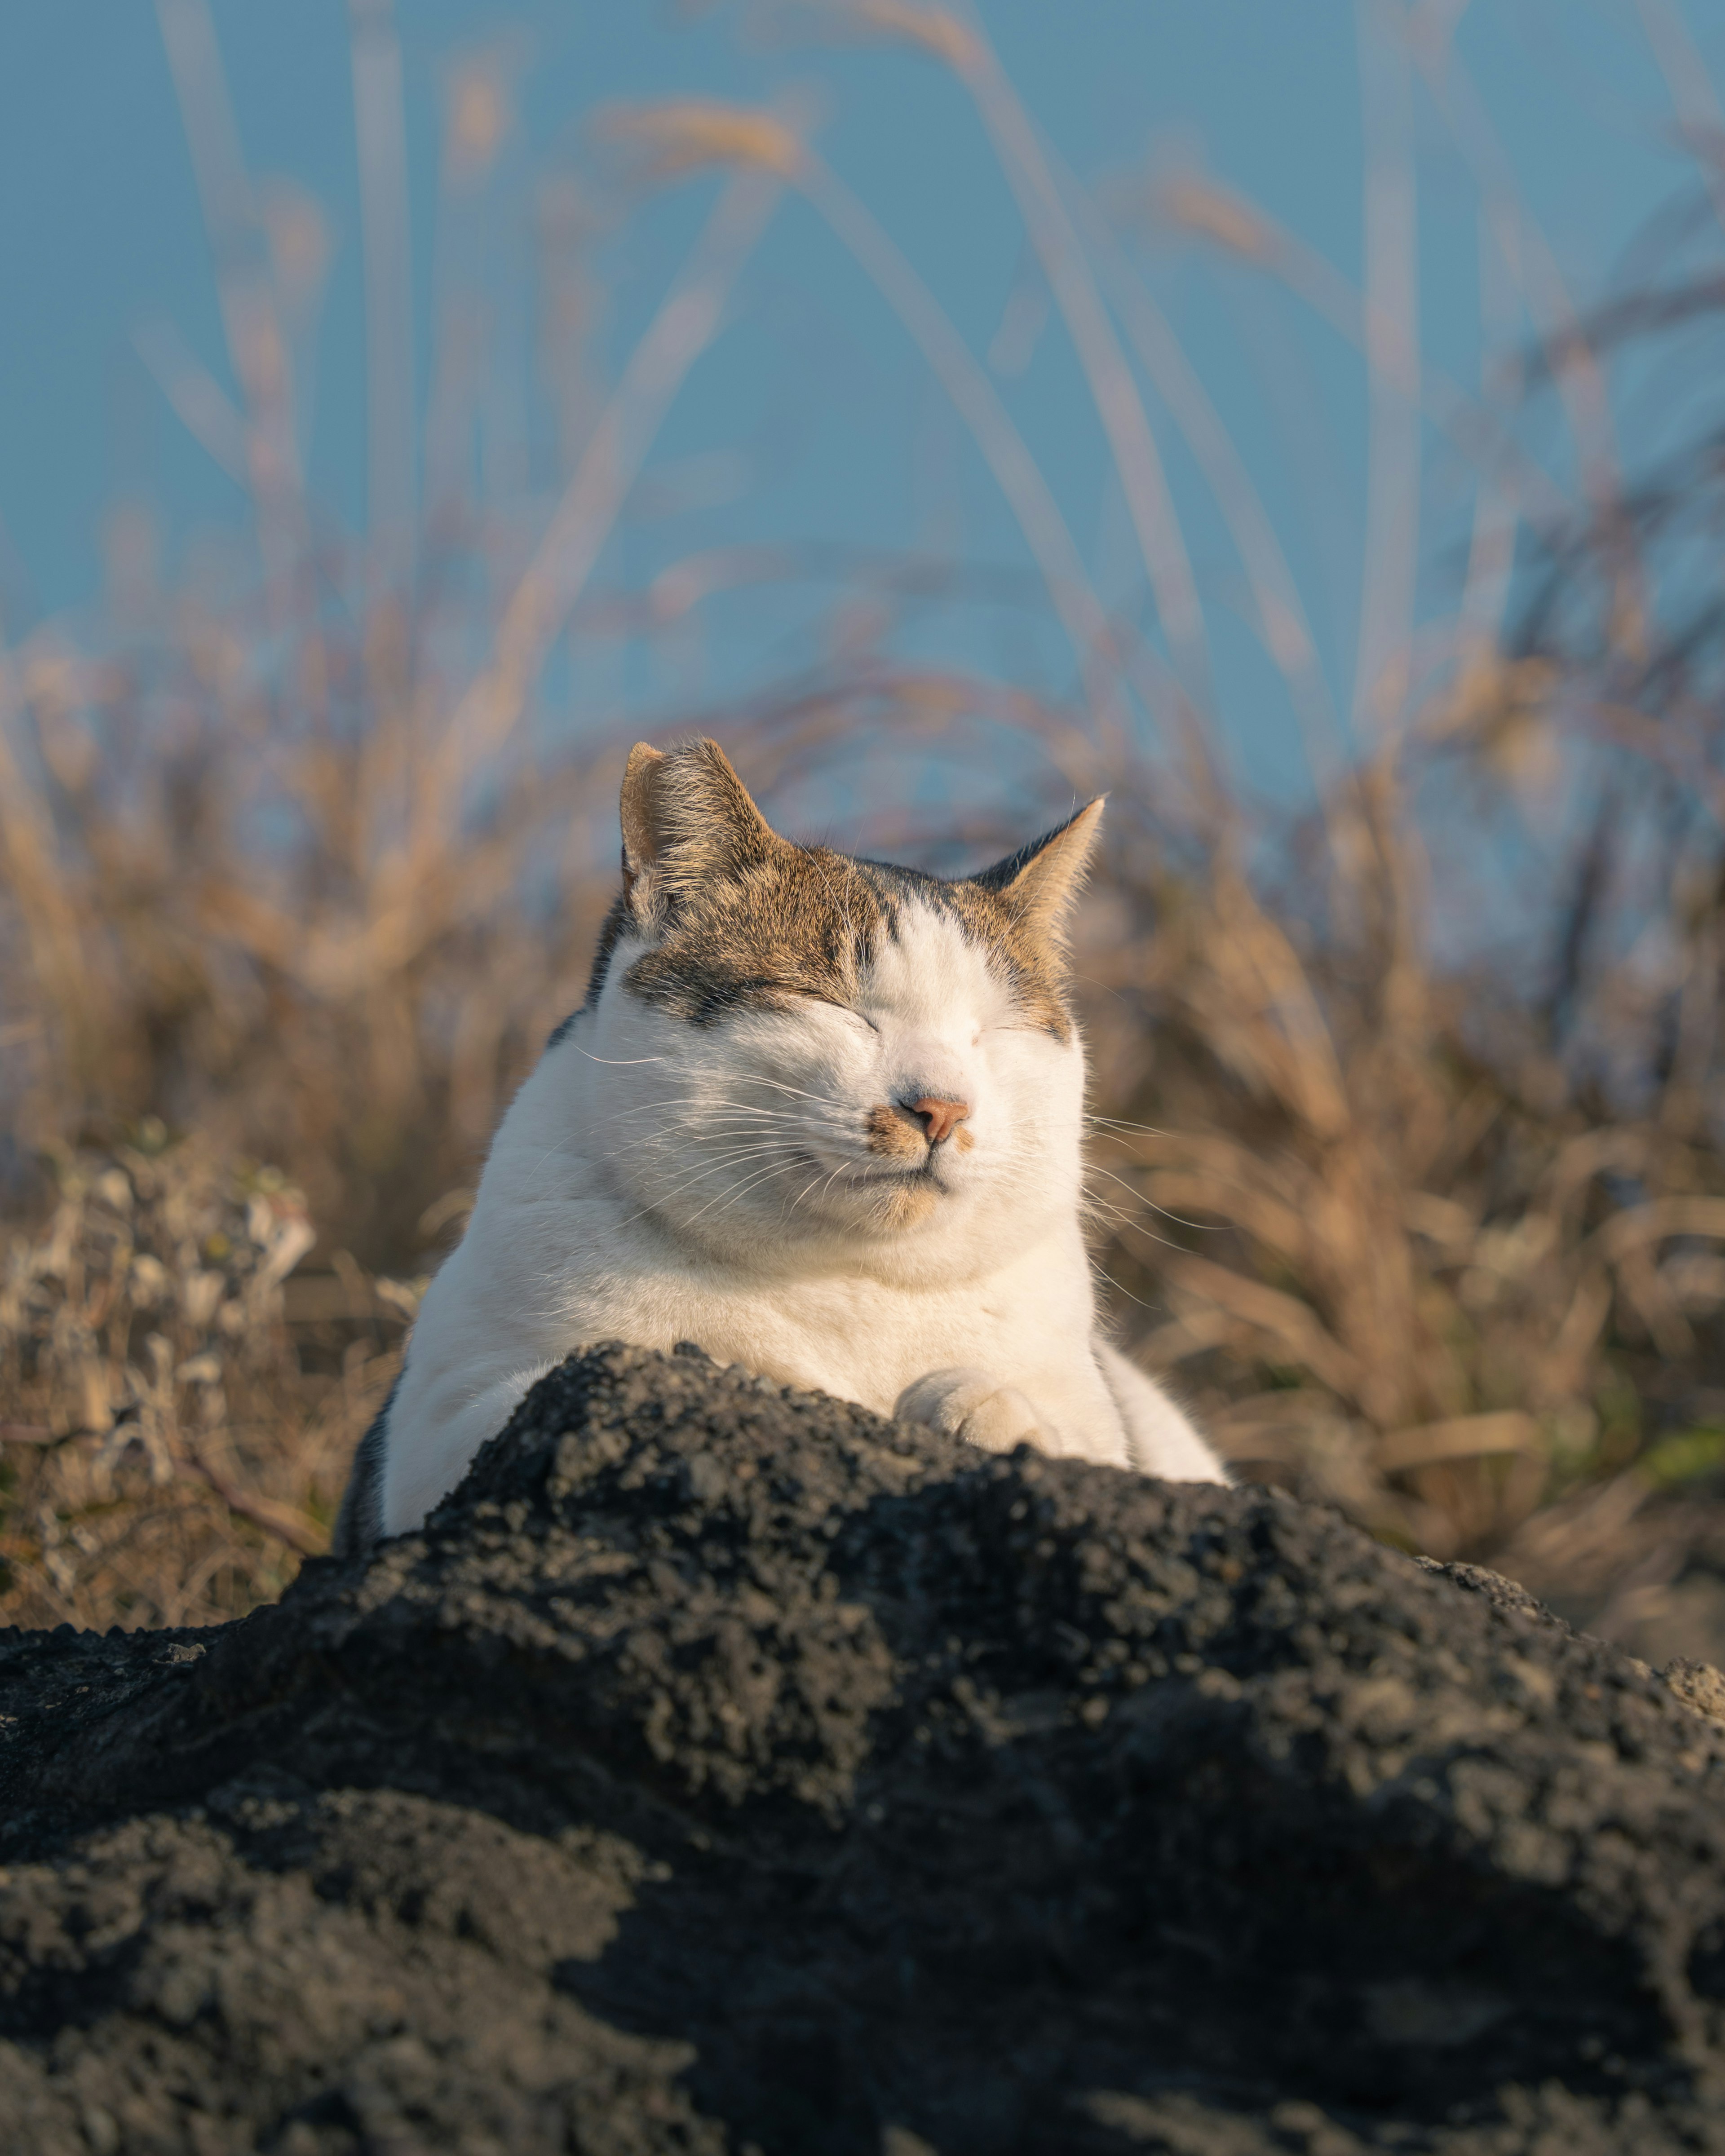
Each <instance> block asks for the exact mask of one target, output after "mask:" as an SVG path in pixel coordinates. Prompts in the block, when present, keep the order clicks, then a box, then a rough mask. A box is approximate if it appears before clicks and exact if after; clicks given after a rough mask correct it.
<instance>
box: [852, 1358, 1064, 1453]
mask: <svg viewBox="0 0 1725 2156" xmlns="http://www.w3.org/2000/svg"><path fill="white" fill-rule="evenodd" d="M892 1414H893V1419H894V1420H895V1421H896V1422H916V1423H921V1424H922V1425H923V1426H924V1428H925V1429H928V1430H943V1431H945V1433H946V1435H947V1436H948V1437H957V1438H962V1439H963V1440H964V1442H965V1444H967V1445H978V1446H980V1448H981V1449H982V1450H983V1451H984V1452H1010V1451H1011V1450H1012V1449H1013V1447H1014V1445H1036V1446H1038V1447H1040V1450H1043V1451H1045V1452H1057V1451H1058V1450H1060V1438H1059V1435H1058V1434H1057V1433H1056V1432H1055V1430H1053V1429H1052V1428H1051V1427H1050V1424H1048V1423H1047V1422H1046V1421H1045V1419H1044V1418H1043V1417H1042V1416H1041V1415H1040V1414H1039V1413H1038V1412H1037V1409H1036V1407H1035V1405H1034V1403H1033V1402H1032V1401H1031V1400H1030V1399H1029V1397H1028V1395H1026V1394H1024V1393H1021V1392H1020V1391H1019V1389H1018V1387H1017V1386H1016V1385H1003V1384H1002V1383H1001V1382H1000V1380H999V1378H996V1377H994V1376H993V1375H991V1373H989V1372H988V1371H987V1370H968V1369H952V1370H931V1371H930V1372H929V1373H928V1374H927V1377H926V1378H917V1380H916V1383H914V1384H911V1385H906V1387H905V1389H904V1390H903V1392H901V1394H899V1396H898V1401H897V1404H896V1406H895V1407H894V1409H893V1410H892Z"/></svg>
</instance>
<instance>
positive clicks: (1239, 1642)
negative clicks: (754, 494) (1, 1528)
mask: <svg viewBox="0 0 1725 2156" xmlns="http://www.w3.org/2000/svg"><path fill="white" fill-rule="evenodd" d="M1490 1579H1491V1575H1489V1574H1481V1575H1479V1577H1478V1578H1477V1579H1471V1580H1468V1579H1462V1578H1456V1577H1451V1576H1450V1575H1449V1573H1448V1572H1446V1571H1445V1569H1442V1568H1439V1569H1430V1568H1422V1567H1421V1566H1420V1565H1419V1564H1418V1563H1414V1562H1413V1561H1411V1560H1409V1559H1408V1558H1404V1557H1402V1556H1400V1555H1399V1554H1397V1553H1394V1552H1393V1551H1389V1550H1387V1549H1384V1548H1381V1547H1379V1546H1378V1545H1377V1544H1375V1543H1373V1542H1371V1541H1369V1540H1368V1538H1367V1537H1364V1536H1363V1535H1361V1534H1360V1533H1358V1532H1356V1531H1355V1530H1354V1529H1353V1528H1351V1527H1348V1525H1347V1524H1346V1523H1345V1522H1343V1521H1342V1520H1341V1519H1340V1518H1339V1517H1335V1516H1332V1515H1331V1514H1328V1513H1325V1512H1317V1511H1313V1510H1311V1509H1309V1508H1307V1507H1301V1506H1299V1505H1296V1504H1295V1503H1294V1502H1292V1501H1291V1500H1289V1499H1287V1498H1286V1497H1284V1496H1280V1495H1278V1494H1277V1493H1275V1492H1273V1491H1263V1490H1219V1489H1209V1488H1201V1487H1173V1486H1167V1485H1162V1484H1157V1483H1152V1482H1145V1481H1137V1480H1135V1479H1134V1478H1132V1477H1131V1476H1126V1475H1122V1474H1118V1473H1116V1472H1115V1471H1111V1470H1110V1469H1107V1468H1101V1467H1093V1466H1083V1465H1081V1464H1079V1463H1076V1462H1061V1461H1053V1460H1046V1459H1045V1458H1042V1457H1041V1456H1040V1455H1036V1454H1034V1453H1031V1452H1029V1451H1028V1450H1020V1451H1019V1452H1017V1453H1015V1454H1014V1455H1012V1456H1011V1457H1009V1458H1004V1459H1002V1458H993V1457H990V1456H988V1455H983V1454H980V1453H977V1452H973V1451H968V1450H964V1449H963V1448H962V1447H959V1446H957V1445H952V1444H951V1443H948V1442H947V1441H945V1440H942V1439H939V1438H937V1437H935V1436H933V1435H930V1434H928V1433H926V1432H921V1431H912V1430H907V1429H901V1428H897V1427H895V1426H893V1425H891V1424H886V1423H883V1422H880V1421H879V1420H878V1419H875V1417H873V1416H870V1415H869V1414H865V1413H863V1412H862V1411H861V1410H860V1409H853V1408H850V1407H847V1406H845V1405H844V1404H841V1403H839V1402H837V1401H834V1400H830V1399H823V1398H820V1397H818V1396H813V1395H805V1394H787V1393H785V1392H783V1391H781V1390H780V1389H778V1388H777V1387H776V1386H772V1385H769V1384H766V1383H762V1382H761V1381H758V1380H755V1379H752V1378H747V1376H745V1375H744V1374H743V1373H741V1372H737V1371H734V1370H719V1369H716V1368H714V1367H713V1366H712V1365H711V1364H708V1363H704V1362H701V1361H700V1360H698V1359H696V1358H692V1357H680V1358H674V1359H669V1360H667V1359H661V1358H659V1357H656V1356H653V1355H650V1354H647V1353H642V1352H640V1351H638V1350H634V1349H629V1348H623V1347H608V1348H604V1349H601V1350H599V1351H597V1352H595V1353H591V1354H588V1355H586V1356H584V1357H582V1358H572V1360H571V1361H570V1362H569V1363H566V1364H565V1365H564V1366H563V1367H562V1368H561V1369H559V1370H557V1371H555V1372H553V1373H552V1375H551V1376H550V1377H548V1378H546V1379H545V1380H544V1381H543V1382H542V1383H541V1384H540V1385H538V1386H537V1387H536V1389H534V1391H533V1393H532V1394H531V1395H530V1396H529V1398H528V1399H526V1401H525V1402H524V1403H523V1404H522V1406H521V1409H520V1410H519V1412H518V1413H517V1414H516V1417H515V1419H514V1420H513V1421H512V1422H511V1424H510V1426H509V1428H508V1429H507V1430H506V1431H505V1432H504V1433H503V1434H502V1435H501V1436H500V1437H499V1438H498V1439H496V1440H494V1441H493V1443H492V1444H491V1445H490V1446H488V1447H487V1448H486V1450H485V1453H484V1454H483V1455H482V1456H481V1457H480V1460H478V1461H477V1462H476V1463H475V1467H474V1470H473V1471H472V1473H471V1474H470V1476H469V1477H468V1479H467V1481H465V1484H464V1485H463V1486H462V1487H461V1489H460V1490H459V1491H457V1492H456V1493H455V1495H454V1496H453V1497H451V1498H450V1499H449V1501H447V1502H446V1503H445V1504H444V1505H443V1506H442V1507H440V1508H439V1511H438V1512H437V1513H436V1514H435V1515H434V1517H433V1519H432V1520H431V1521H430V1522H429V1523H428V1525H427V1527H425V1528H424V1531H423V1532H419V1533H418V1534H414V1535H411V1536H406V1537H401V1538H400V1539H398V1540H397V1541H395V1542H392V1543H386V1544H384V1545H383V1546H382V1548H380V1549H379V1550H378V1551H377V1552H376V1553H375V1554H374V1555H373V1557H372V1558H371V1560H370V1561H369V1562H368V1563H352V1564H349V1565H347V1566H345V1567H344V1566H341V1565H337V1564H336V1563H332V1562H322V1563H311V1564H309V1565H307V1567H306V1568H305V1571H304V1572H303V1573H301V1575H300V1578H299V1580H298V1581H297V1582H296V1583H295V1586H294V1587H293V1589H291V1590H290V1593H289V1594H288V1595H287V1596H286V1597H285V1599H284V1600H283V1601H282V1603H281V1604H280V1605H279V1606H278V1607H276V1608H274V1609H264V1610H260V1611H259V1612H257V1613H255V1614H254V1615H253V1616H251V1617H249V1618H248V1619H246V1620H244V1622H243V1623H239V1624H236V1625H229V1626H226V1627H223V1628H219V1629H217V1630H207V1631H203V1632H198V1633H195V1634H180V1635H171V1634H165V1633H160V1632H157V1633H133V1634H129V1635H120V1634H110V1635H107V1636H105V1637H96V1636H95V1635H80V1634H76V1633H74V1632H71V1631H70V1630H68V1629H66V1628H62V1629H61V1630H59V1631H58V1632H54V1633H47V1634H42V1633H37V1634H21V1633H16V1632H14V1633H10V1634H0V1717H5V1719H4V1720H3V1722H0V1866H4V1867H5V1869H4V1871H3V1873H0V2115H3V2116H4V2117H6V2118H7V2120H8V2133H9V2135H10V2137H11V2138H9V2139H8V2143H7V2145H8V2148H11V2147H17V2148H19V2149H21V2150H23V2149H28V2150H29V2151H32V2152H34V2151H38V2150H40V2151H43V2152H53V2156H59V2152H62V2151H64V2152H66V2156H71V2153H72V2152H74V2151H75V2152H79V2156H88V2152H90V2151H92V2150H95V2151H101V2152H106V2156H129V2152H138V2153H139V2156H142V2152H145V2151H149V2152H151V2156H155V2152H158V2151H167V2150H176V2151H177V2150H186V2151H188V2152H194V2151H195V2152H196V2156H214V2152H218V2151H228V2150H232V2151H235V2152H238V2151H241V2150H251V2149H254V2148H267V2149H270V2150H271V2151H275V2152H280V2156H338V2152H339V2156H360V2152H362V2151H366V2152H369V2151H374V2150H389V2151H401V2152H406V2151H408V2150H412V2151H415V2152H418V2151H421V2150H430V2149H451V2150H459V2151H463V2152H465V2151H469V2150H486V2151H490V2150H495V2151H498V2152H503V2151H509V2152H516V2151H521V2152H526V2156H537V2152H540V2151H544V2152H547V2156H549V2152H552V2151H562V2150H567V2149H572V2150H579V2151H582V2152H593V2153H594V2156H613V2152H615V2156H624V2152H628V2156H636V2152H641V2156H645V2153H646V2152H660V2151H665V2152H669V2151H679V2152H685V2156H692V2153H693V2152H706V2151H712V2152H718V2151H721V2150H730V2151H735V2152H738V2156H741V2152H743V2151H745V2150H747V2149H748V2148H751V2147H753V2148H757V2149H758V2150H761V2151H762V2152H765V2156H775V2152H780V2151H783V2152H793V2156H803V2152H805V2151H806V2152H817V2153H818V2156H824V2152H832V2156H864V2152H866V2156H888V2152H891V2156H927V2152H930V2151H932V2152H936V2156H967V2152H978V2156H980V2152H985V2151H986V2152H993V2151H1000V2152H1006V2151H1014V2152H1025V2153H1026V2156H1028V2152H1041V2151H1045V2150H1054V2151H1067V2150H1070V2151H1072V2152H1075V2156H1104V2152H1126V2151H1130V2150H1153V2151H1160V2152H1180V2156H1271V2152H1286V2151H1303V2152H1305V2156H1351V2153H1352V2152H1358V2151H1363V2150H1368V2149H1384V2150H1389V2149H1395V2150H1399V2151H1431V2152H1441V2156H1522V2153H1523V2152H1524V2156H1548V2152H1555V2151H1558V2150H1562V2151H1563V2152H1564V2156H1570V2152H1577V2156H1588V2152H1593V2151H1599V2152H1604V2151H1612V2152H1617V2156H1632V2152H1633V2156H1648V2152H1658V2151H1663V2150H1667V2149H1669V2150H1671V2151H1676V2150H1678V2149H1680V2148H1681V2149H1683V2150H1686V2151H1697V2150H1701V2151H1707V2150H1716V2151H1722V2152H1725V2107H1722V2106H1721V2102H1720V2096H1721V2083H1720V2066H1721V2063H1722V2056H1725V2045H1722V2022H1721V2013H1722V2005H1725V1808H1722V1804H1721V1798H1722V1796H1725V1728H1722V1727H1719V1726H1717V1724H1716V1723H1715V1722H1712V1721H1710V1720H1708V1719H1707V1718H1705V1717H1704V1716H1703V1715H1701V1714H1697V1713H1696V1712H1692V1710H1691V1708H1690V1707H1687V1706H1686V1705H1684V1704H1683V1703H1681V1702H1680V1701H1679V1700H1678V1699H1677V1698H1676V1697H1674V1694H1673V1691H1672V1690H1671V1689H1670V1688H1669V1686H1668V1685H1667V1683H1666V1682H1665V1681H1661V1680H1660V1679H1659V1678H1657V1677H1656V1676H1654V1675H1653V1674H1652V1673H1651V1671H1646V1670H1645V1668H1643V1667H1642V1666H1640V1665H1636V1664H1634V1663H1631V1662H1630V1661H1626V1660H1625V1658H1623V1657H1621V1656H1620V1655H1617V1654H1615V1653H1614V1652H1613V1651H1612V1650H1610V1649H1609V1648H1607V1647H1605V1646H1604V1645H1600V1644H1599V1642H1597V1641H1594V1640H1589V1639H1586V1638H1584V1637H1578V1636H1576V1635H1573V1634H1571V1633H1570V1632H1568V1630H1566V1629H1565V1628H1564V1627H1563V1626H1562V1625H1559V1624H1558V1622H1557V1621H1556V1620H1553V1619H1551V1618H1549V1617H1548V1616H1547V1615H1545V1614H1543V1612H1542V1611H1541V1610H1540V1609H1539V1608H1538V1605H1537V1604H1533V1605H1532V1606H1531V1607H1523V1606H1522V1603H1521V1602H1520V1601H1518V1600H1517V1599H1516V1597H1515V1596H1514V1595H1513V1594H1508V1595H1496V1594H1493V1593H1491V1591H1490V1590H1489V1589H1486V1588H1482V1587H1481V1584H1480V1583H1481V1581H1489V1580H1490ZM1671 1682H1672V1683H1676V1679H1672V1680H1671Z"/></svg>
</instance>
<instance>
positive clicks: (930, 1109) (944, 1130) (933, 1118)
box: [906, 1094, 970, 1145]
mask: <svg viewBox="0 0 1725 2156" xmlns="http://www.w3.org/2000/svg"><path fill="white" fill-rule="evenodd" d="M906 1106H908V1107H909V1109H910V1111H911V1114H912V1115H913V1116H921V1117H922V1127H923V1129H924V1130H925V1131H926V1132H927V1133H928V1142H929V1143H930V1145H939V1144H940V1143H941V1142H942V1140H943V1139H946V1138H949V1137H952V1133H953V1132H954V1131H956V1130H957V1127H958V1126H959V1124H960V1123H962V1122H968V1119H969V1116H970V1103H969V1101H937V1100H934V1099H932V1097H931V1096H928V1095H926V1094H925V1095H924V1096H923V1097H922V1100H920V1101H909V1102H907V1103H906Z"/></svg>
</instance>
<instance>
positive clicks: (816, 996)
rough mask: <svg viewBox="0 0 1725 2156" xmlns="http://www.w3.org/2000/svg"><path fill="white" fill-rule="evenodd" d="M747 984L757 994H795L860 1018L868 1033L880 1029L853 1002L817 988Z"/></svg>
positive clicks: (787, 983)
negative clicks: (829, 994)
mask: <svg viewBox="0 0 1725 2156" xmlns="http://www.w3.org/2000/svg"><path fill="white" fill-rule="evenodd" d="M748 985H749V988H751V989H752V991H753V992H754V993H756V994H757V995H775V996H796V997H798V998H800V1000H801V1001H803V1003H805V1004H825V1005H826V1007H827V1009H829V1010H836V1011H843V1012H844V1014H845V1016H846V1017H847V1018H855V1019H862V1022H863V1024H865V1026H867V1028H868V1029H869V1031H870V1033H879V1031H880V1027H879V1026H878V1025H876V1024H875V1021H874V1020H873V1019H871V1018H865V1017H864V1016H863V1014H862V1012H860V1010H859V1009H857V1008H856V1006H855V1004H845V1003H840V1002H839V998H837V997H836V996H824V995H822V993H820V991H819V988H798V986H797V985H796V983H794V982H792V981H751V982H750V983H749V984H748Z"/></svg>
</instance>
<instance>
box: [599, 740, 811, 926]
mask: <svg viewBox="0 0 1725 2156" xmlns="http://www.w3.org/2000/svg"><path fill="white" fill-rule="evenodd" d="M619 810H620V814H621V818H622V823H623V890H624V897H625V898H626V899H627V900H628V901H629V904H630V906H633V907H634V910H635V911H636V912H637V913H638V914H639V915H641V916H643V917H645V916H647V915H649V914H650V913H653V912H655V911H657V908H658V906H659V905H660V901H670V902H673V903H675V901H676V900H677V899H679V898H681V897H686V896H689V895H691V893H693V892H694V891H697V890H699V889H700V888H701V886H702V885H706V884H711V883H714V882H719V881H723V880H727V879H729V878H731V877H733V876H737V875H742V873H743V872H744V871H745V870H747V869H750V868H753V867H757V866H759V865H762V864H764V863H766V862H767V861H769V860H772V859H773V856H774V855H775V854H777V853H778V852H781V851H783V850H784V848H785V845H786V841H785V840H784V839H781V838H780V837H779V836H778V834H777V833H776V832H775V831H774V830H773V828H772V827H771V825H770V824H768V821H767V819H766V818H765V817H764V816H763V815H762V814H761V812H760V810H759V809H758V808H756V806H755V804H754V803H753V802H752V800H751V799H750V798H749V794H748V788H747V787H746V786H745V785H744V784H743V783H742V780H741V779H740V778H738V777H737V773H735V772H734V771H733V770H732V767H731V759H730V758H729V757H727V756H726V753H725V752H724V750H723V749H721V747H719V744H718V743H717V742H716V741H698V742H689V743H687V745H686V746H685V747H681V748H674V749H672V750H671V752H670V754H669V755H663V754H661V753H660V751H659V750H658V749H656V748H650V747H649V746H648V745H647V743H646V742H636V744H635V746H634V747H633V748H632V749H631V750H630V751H629V762H628V764H627V766H626V767H624V774H623V798H622V800H621V802H620V803H619Z"/></svg>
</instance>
